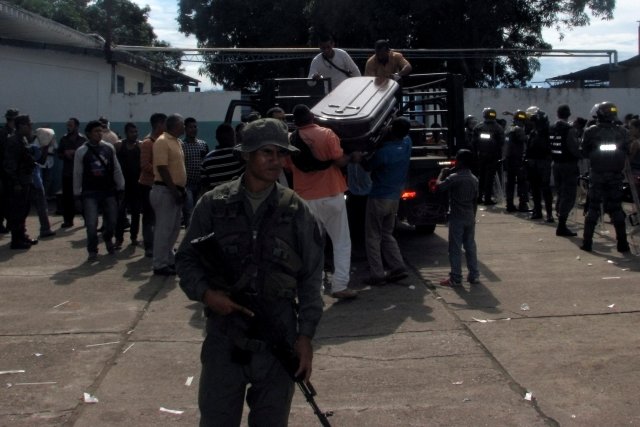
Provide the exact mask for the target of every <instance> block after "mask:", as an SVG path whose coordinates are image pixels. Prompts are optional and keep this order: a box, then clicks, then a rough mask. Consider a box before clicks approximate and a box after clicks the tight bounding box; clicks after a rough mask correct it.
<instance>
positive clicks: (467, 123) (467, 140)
mask: <svg viewBox="0 0 640 427" xmlns="http://www.w3.org/2000/svg"><path fill="white" fill-rule="evenodd" d="M477 125H478V119H476V118H475V117H474V116H472V115H468V116H467V117H465V118H464V146H463V147H459V149H463V148H466V149H467V150H471V149H472V147H473V128H475V127H476V126H477Z"/></svg>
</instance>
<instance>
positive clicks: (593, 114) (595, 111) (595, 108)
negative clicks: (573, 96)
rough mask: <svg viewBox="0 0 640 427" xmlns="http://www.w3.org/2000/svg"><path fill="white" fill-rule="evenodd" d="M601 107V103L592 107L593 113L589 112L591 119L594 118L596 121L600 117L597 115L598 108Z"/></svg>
mask: <svg viewBox="0 0 640 427" xmlns="http://www.w3.org/2000/svg"><path fill="white" fill-rule="evenodd" d="M599 106H600V103H597V104H593V107H591V111H589V115H590V116H591V117H593V118H594V119H595V118H596V117H598V115H597V113H598V107H599Z"/></svg>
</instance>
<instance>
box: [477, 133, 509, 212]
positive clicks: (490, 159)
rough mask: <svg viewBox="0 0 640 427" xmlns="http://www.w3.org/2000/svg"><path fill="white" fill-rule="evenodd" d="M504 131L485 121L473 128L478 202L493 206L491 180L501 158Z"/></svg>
mask: <svg viewBox="0 0 640 427" xmlns="http://www.w3.org/2000/svg"><path fill="white" fill-rule="evenodd" d="M503 145H504V129H502V126H500V125H499V124H498V123H497V122H496V121H495V120H485V121H484V122H482V123H480V124H479V125H477V126H476V127H475V128H473V148H474V150H473V151H474V153H475V155H476V158H477V159H478V174H479V180H480V184H479V185H480V188H479V190H480V191H479V195H478V201H480V202H484V203H485V204H494V203H495V202H493V201H492V200H491V197H492V196H493V180H494V178H495V175H496V172H497V171H498V163H499V161H500V158H501V157H502V146H503Z"/></svg>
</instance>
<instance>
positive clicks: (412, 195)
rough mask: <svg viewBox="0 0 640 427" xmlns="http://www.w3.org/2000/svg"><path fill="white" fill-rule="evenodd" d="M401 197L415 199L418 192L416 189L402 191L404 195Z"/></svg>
mask: <svg viewBox="0 0 640 427" xmlns="http://www.w3.org/2000/svg"><path fill="white" fill-rule="evenodd" d="M400 198H401V199H402V200H411V199H415V198H416V192H415V191H410V190H405V191H403V192H402V195H401V196H400Z"/></svg>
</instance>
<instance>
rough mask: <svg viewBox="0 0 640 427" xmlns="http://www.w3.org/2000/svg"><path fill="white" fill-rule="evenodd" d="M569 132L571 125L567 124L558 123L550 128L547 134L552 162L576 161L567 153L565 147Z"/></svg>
mask: <svg viewBox="0 0 640 427" xmlns="http://www.w3.org/2000/svg"><path fill="white" fill-rule="evenodd" d="M570 130H571V125H570V124H569V123H567V122H562V121H558V122H557V123H555V124H554V125H553V126H551V129H550V132H549V143H550V145H551V158H552V159H553V161H554V162H573V161H577V160H578V159H577V158H576V157H575V156H574V155H573V154H571V153H570V152H569V149H568V147H567V135H569V131H570Z"/></svg>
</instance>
